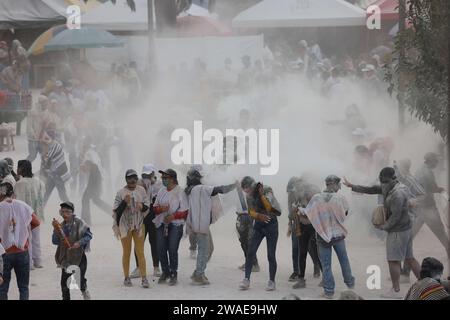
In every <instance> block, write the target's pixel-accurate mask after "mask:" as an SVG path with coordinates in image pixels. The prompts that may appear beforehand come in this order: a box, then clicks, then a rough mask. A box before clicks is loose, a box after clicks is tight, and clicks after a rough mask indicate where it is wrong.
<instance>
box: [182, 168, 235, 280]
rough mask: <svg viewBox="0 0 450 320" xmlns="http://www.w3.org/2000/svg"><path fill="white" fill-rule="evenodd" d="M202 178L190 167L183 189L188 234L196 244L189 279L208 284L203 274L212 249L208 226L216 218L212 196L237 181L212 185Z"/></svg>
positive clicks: (225, 189) (230, 186) (226, 191)
mask: <svg viewBox="0 0 450 320" xmlns="http://www.w3.org/2000/svg"><path fill="white" fill-rule="evenodd" d="M202 178H203V176H202V175H201V173H200V171H199V170H197V169H195V168H191V169H190V170H189V171H188V173H187V178H186V181H187V183H186V184H187V187H186V189H185V190H184V191H185V192H186V195H187V196H188V200H189V214H188V217H187V222H186V223H187V228H188V229H189V234H190V235H189V236H193V237H194V238H195V241H196V243H197V245H198V255H197V266H196V269H195V271H194V273H193V274H192V276H191V279H192V281H193V283H194V284H197V285H208V284H209V280H208V278H207V277H206V276H205V270H206V265H207V263H208V260H209V259H210V258H211V255H212V250H213V249H212V248H211V244H212V236H211V231H210V229H209V226H210V224H211V223H214V222H215V220H216V217H215V216H214V212H213V197H214V196H216V195H218V194H219V193H222V194H223V193H228V192H230V191H231V190H233V189H234V188H236V184H237V183H239V182H236V183H233V184H230V185H226V186H217V187H213V186H206V185H203V184H202V183H201V179H202ZM214 199H217V198H214Z"/></svg>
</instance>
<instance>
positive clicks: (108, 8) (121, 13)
mask: <svg viewBox="0 0 450 320" xmlns="http://www.w3.org/2000/svg"><path fill="white" fill-rule="evenodd" d="M134 2H135V4H136V11H135V12H133V11H131V9H130V8H129V7H128V5H127V2H126V0H117V3H116V4H115V5H114V4H113V3H112V2H111V1H107V2H105V3H103V4H101V5H99V6H97V7H96V8H93V9H91V10H89V11H87V12H86V13H84V14H83V15H81V25H82V26H86V27H90V28H97V29H103V30H109V31H143V30H147V28H148V26H147V24H148V22H147V21H148V19H147V15H148V10H147V0H134ZM184 15H192V16H210V14H209V12H208V10H207V9H204V8H202V7H200V6H197V5H195V4H192V5H191V7H190V8H189V9H188V10H187V11H186V12H185V13H184ZM153 21H155V19H153Z"/></svg>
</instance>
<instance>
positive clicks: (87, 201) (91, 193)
mask: <svg viewBox="0 0 450 320" xmlns="http://www.w3.org/2000/svg"><path fill="white" fill-rule="evenodd" d="M91 200H92V201H93V202H94V204H95V205H96V206H97V207H99V208H100V209H102V210H103V212H105V213H106V214H108V215H111V213H112V207H111V206H110V205H109V204H108V203H106V202H105V201H103V200H102V199H100V192H99V191H98V190H92V188H91V187H89V186H88V187H87V188H86V190H85V191H84V193H83V197H82V199H81V218H82V219H83V220H84V221H85V222H86V223H87V224H88V225H90V224H91Z"/></svg>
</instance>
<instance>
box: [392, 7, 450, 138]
mask: <svg viewBox="0 0 450 320" xmlns="http://www.w3.org/2000/svg"><path fill="white" fill-rule="evenodd" d="M448 2H449V1H448V0H410V2H409V5H408V7H407V12H406V18H407V21H408V22H409V24H410V25H411V27H410V28H407V29H406V30H404V31H402V32H399V33H398V34H397V36H396V39H395V51H394V56H395V57H396V58H394V60H393V64H392V68H391V69H390V70H389V72H388V74H387V81H388V82H389V83H390V88H389V89H390V92H391V93H394V92H397V93H399V91H398V89H399V87H400V88H402V87H404V88H405V90H404V96H405V101H404V102H405V105H406V106H407V107H408V109H409V110H410V111H411V113H412V114H413V115H415V116H416V117H417V118H419V119H420V120H422V121H424V122H426V123H428V124H430V125H431V126H432V127H433V128H434V130H435V131H436V132H437V133H439V134H440V135H441V136H442V138H443V139H448V133H447V130H448V122H449V121H450V119H449V115H448V111H447V107H448V79H449V72H448V68H449V59H448V57H449V47H448V42H449V33H448V28H449V19H448V16H449V15H448V14H449V10H448ZM402 50H404V52H405V54H404V55H403V58H402V59H401V60H399V57H400V56H401V52H402ZM400 93H401V92H400Z"/></svg>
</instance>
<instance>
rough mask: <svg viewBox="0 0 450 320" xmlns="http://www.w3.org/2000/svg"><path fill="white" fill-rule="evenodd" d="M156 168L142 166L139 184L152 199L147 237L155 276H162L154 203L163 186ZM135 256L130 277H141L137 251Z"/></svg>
mask: <svg viewBox="0 0 450 320" xmlns="http://www.w3.org/2000/svg"><path fill="white" fill-rule="evenodd" d="M155 173H156V168H155V166H154V165H153V164H145V165H144V167H143V168H142V175H141V177H142V178H141V179H139V181H138V185H140V186H142V187H144V189H145V191H147V197H148V199H149V201H150V209H149V212H148V214H147V216H146V217H145V218H144V225H145V238H147V235H148V241H149V243H150V249H151V252H152V262H153V275H154V276H155V277H159V276H161V271H160V269H159V256H158V246H157V242H156V241H157V239H156V227H155V224H154V223H153V221H152V220H153V219H154V218H155V213H154V211H153V204H154V203H155V200H156V195H157V194H158V191H159V190H160V189H161V188H162V187H163V185H162V183H161V182H160V181H158V180H157V178H156V174H155ZM134 257H135V259H136V269H134V270H133V272H132V273H131V275H130V278H132V279H133V278H138V277H139V267H138V266H139V263H138V258H137V255H136V252H135V253H134Z"/></svg>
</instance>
